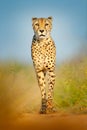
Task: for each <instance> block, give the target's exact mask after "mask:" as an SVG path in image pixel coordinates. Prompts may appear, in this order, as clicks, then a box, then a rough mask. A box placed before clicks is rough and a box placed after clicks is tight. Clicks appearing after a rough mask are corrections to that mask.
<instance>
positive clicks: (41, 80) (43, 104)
mask: <svg viewBox="0 0 87 130" xmlns="http://www.w3.org/2000/svg"><path fill="white" fill-rule="evenodd" d="M37 79H38V84H39V87H40V90H41V99H42V100H41V110H40V113H41V114H45V113H46V86H45V85H46V83H45V74H44V72H43V71H40V72H38V73H37Z"/></svg>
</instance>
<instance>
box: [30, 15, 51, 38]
mask: <svg viewBox="0 0 87 130" xmlns="http://www.w3.org/2000/svg"><path fill="white" fill-rule="evenodd" d="M32 26H33V30H34V33H35V36H36V38H37V39H44V38H47V37H49V35H50V32H51V29H52V17H48V18H32Z"/></svg>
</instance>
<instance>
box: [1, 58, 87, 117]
mask: <svg viewBox="0 0 87 130" xmlns="http://www.w3.org/2000/svg"><path fill="white" fill-rule="evenodd" d="M57 67H58V68H57V69H56V84H55V89H54V101H55V104H56V106H57V108H58V109H60V110H61V109H63V110H67V111H72V112H75V113H87V59H86V58H83V59H82V60H79V61H78V60H76V61H72V62H70V63H69V62H68V63H65V64H63V65H61V66H57ZM39 108H40V90H39V87H38V83H37V80H36V75H35V72H34V68H33V66H32V67H31V66H30V65H23V64H20V63H5V64H0V110H1V112H0V115H1V114H2V112H4V113H5V112H6V113H9V112H8V111H10V112H11V111H13V110H14V111H16V110H17V111H19V112H21V111H25V110H27V111H28V112H32V111H34V110H37V111H38V110H39Z"/></svg>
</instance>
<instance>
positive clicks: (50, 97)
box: [47, 70, 55, 113]
mask: <svg viewBox="0 0 87 130" xmlns="http://www.w3.org/2000/svg"><path fill="white" fill-rule="evenodd" d="M54 84H55V71H53V70H50V71H49V72H48V99H47V113H49V112H55V108H54V105H53V89H54Z"/></svg>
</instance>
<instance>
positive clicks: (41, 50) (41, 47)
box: [32, 42, 56, 69]
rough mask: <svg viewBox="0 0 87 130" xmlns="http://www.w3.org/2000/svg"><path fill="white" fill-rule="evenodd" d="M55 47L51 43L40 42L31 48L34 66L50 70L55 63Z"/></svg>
mask: <svg viewBox="0 0 87 130" xmlns="http://www.w3.org/2000/svg"><path fill="white" fill-rule="evenodd" d="M55 53H56V52H55V45H54V43H53V42H40V43H37V44H36V45H34V46H32V58H33V62H34V65H35V66H36V67H40V68H44V69H46V68H51V67H52V66H53V65H54V63H55Z"/></svg>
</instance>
